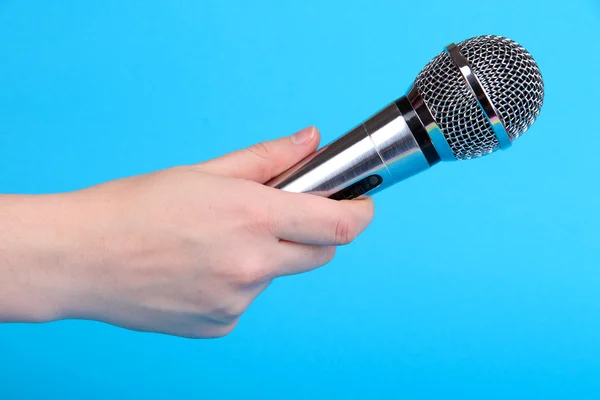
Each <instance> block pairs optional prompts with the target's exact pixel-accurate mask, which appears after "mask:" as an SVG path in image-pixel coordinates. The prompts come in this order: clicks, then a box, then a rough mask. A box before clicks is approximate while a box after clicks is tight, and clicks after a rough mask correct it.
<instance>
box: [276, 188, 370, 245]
mask: <svg viewBox="0 0 600 400" xmlns="http://www.w3.org/2000/svg"><path fill="white" fill-rule="evenodd" d="M273 190H276V189H273ZM270 198H271V199H274V200H273V204H269V205H268V206H269V207H270V210H269V212H270V213H271V214H272V215H273V227H272V230H273V234H274V235H275V236H276V237H278V238H280V239H283V240H287V241H290V242H297V243H303V244H315V245H326V246H331V245H334V246H335V245H344V244H348V243H350V242H351V241H352V240H354V239H355V238H356V237H357V236H358V235H359V234H360V233H362V232H363V231H364V230H365V229H366V228H367V226H368V225H369V224H370V223H371V221H372V219H373V215H374V207H373V201H372V200H371V198H364V199H360V200H358V199H356V200H342V201H336V200H331V199H327V198H323V197H319V196H315V195H310V194H298V193H287V192H284V191H280V192H279V193H276V194H273V196H271V197H270Z"/></svg>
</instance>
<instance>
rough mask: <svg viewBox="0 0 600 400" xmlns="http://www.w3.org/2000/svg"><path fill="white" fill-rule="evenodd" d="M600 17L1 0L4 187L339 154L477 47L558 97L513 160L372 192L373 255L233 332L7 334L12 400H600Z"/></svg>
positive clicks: (575, 11) (516, 10) (1, 382)
mask: <svg viewBox="0 0 600 400" xmlns="http://www.w3.org/2000/svg"><path fill="white" fill-rule="evenodd" d="M599 26H600V6H599V5H598V2H597V0H570V1H568V2H555V1H549V0H543V1H542V0H540V1H535V0H503V1H494V2H488V1H479V2H476V3H461V4H457V3H456V2H447V1H441V0H440V1H410V2H408V1H399V0H394V1H370V2H366V1H349V0H345V1H330V2H324V1H318V0H303V1H293V2H283V1H266V0H264V1H223V0H212V1H174V2H160V1H147V0H146V1H141V0H140V1H127V2H123V1H116V0H111V1H108V0H104V1H102V2H89V1H87V2H82V1H60V2H42V1H38V2H17V1H11V0H0V38H1V39H0V155H1V158H0V191H1V192H5V193H45V192H56V191H63V190H72V189H77V188H81V187H85V186H88V185H92V184H95V183H98V182H102V181H105V180H109V179H114V178H119V177H124V176H128V175H133V174H138V173H143V172H147V171H152V170H156V169H160V168H164V167H169V166H173V165H176V164H182V163H192V162H197V161H202V160H205V159H207V158H210V157H214V156H218V155H221V154H223V153H225V152H228V151H230V150H233V149H236V148H240V147H243V146H246V145H249V144H251V143H254V142H257V141H261V140H265V139H271V138H275V137H278V136H280V135H287V134H289V133H291V132H293V131H295V130H297V129H299V128H302V127H304V126H306V125H311V124H315V125H317V126H318V127H319V128H320V129H321V130H322V134H323V137H324V138H323V139H324V141H329V140H331V139H333V138H335V137H337V136H338V135H340V134H341V133H343V132H345V131H346V130H348V129H349V128H351V127H353V126H354V125H355V124H356V123H358V122H359V121H361V120H362V119H364V118H366V117H368V116H369V115H371V114H372V113H373V112H375V111H377V110H378V109H380V108H381V107H382V106H384V105H385V104H387V103H388V102H390V101H391V100H393V99H395V98H396V97H398V96H399V95H400V94H402V93H404V91H405V90H406V89H407V88H408V86H409V84H410V82H412V79H413V78H414V77H415V76H416V74H417V73H418V72H419V71H420V69H421V67H422V66H423V65H424V64H425V63H426V62H428V61H429V60H430V59H431V58H432V57H433V56H434V55H436V54H437V53H438V52H439V51H440V50H441V49H442V47H443V46H444V45H446V44H448V43H449V42H451V41H460V40H463V39H466V38H468V37H471V36H475V35H480V34H488V33H491V34H499V35H504V36H508V37H510V38H512V39H514V40H516V41H518V42H520V43H521V44H523V45H524V46H525V47H526V48H527V49H528V50H529V51H530V52H531V53H532V54H533V56H534V57H535V58H536V60H537V61H538V63H539V65H540V68H541V70H542V73H543V74H544V79H545V83H546V91H547V94H546V101H545V105H544V109H543V110H542V115H541V117H540V119H539V121H538V122H537V123H536V124H535V125H534V127H533V129H532V130H531V131H530V132H528V133H527V134H526V135H525V136H524V137H523V138H521V139H519V140H518V142H517V143H516V144H515V146H514V147H513V148H512V149H511V150H510V151H507V152H501V153H498V154H496V155H494V156H491V157H486V158H484V159H480V160H476V161H464V162H457V163H451V164H445V165H440V166H438V167H436V168H434V169H432V170H431V171H429V172H427V173H425V174H422V175H420V176H418V177H417V178H414V179H411V180H409V181H406V182H404V183H402V184H400V185H398V186H395V187H394V188H393V189H390V190H388V191H386V192H383V193H381V194H379V195H377V196H376V198H375V200H376V207H377V211H376V213H377V216H376V219H375V221H374V223H373V225H372V226H371V227H370V228H369V229H368V231H367V232H366V233H365V234H364V235H363V236H362V237H361V238H360V239H359V240H357V241H356V242H355V243H354V244H352V245H351V246H348V247H345V248H343V249H341V250H340V251H339V253H338V257H337V259H336V260H335V261H334V262H333V263H331V264H330V265H329V266H327V267H325V268H323V269H321V270H318V271H315V272H313V273H310V274H306V275H302V276H294V277H290V278H285V279H281V280H278V281H276V282H275V283H274V284H273V285H272V286H271V287H270V288H269V290H267V291H266V292H265V293H264V294H263V295H261V297H260V298H259V299H258V300H257V301H256V302H255V303H254V304H253V305H252V307H251V308H250V310H249V311H248V313H247V314H245V316H244V317H243V318H242V320H241V322H240V324H239V326H238V328H237V329H236V330H235V331H234V333H233V334H232V335H230V336H229V337H227V338H225V339H220V340H208V341H194V340H185V339H179V338H173V337H167V336H161V335H152V334H141V333H134V332H129V331H125V330H121V329H117V328H114V327H110V326H107V325H103V324H99V323H93V322H76V321H71V322H60V323H53V324H46V325H18V324H10V325H0V398H2V399H30V398H56V399H58V398H61V399H80V398H87V399H95V398H161V399H164V398H203V399H226V398H257V399H259V398H260V399H269V398H274V399H284V398H285V399H294V398H340V399H349V398H363V399H364V398H400V397H401V398H409V399H424V398H436V399H440V398H443V399H450V398H457V399H468V398H473V399H482V398H483V399H493V398H498V399H506V398H527V399H531V398H544V399H550V398H561V399H566V398H569V399H573V398H577V399H583V398H598V397H599V396H600V265H599V263H598V257H599V255H600V244H599V239H598V233H597V230H598V227H599V226H600V210H599V208H598V206H599V204H600V203H599V200H600V199H599V195H598V187H597V186H598V178H597V172H598V169H599V162H598V149H600V135H599V134H598V132H597V130H598V128H597V126H596V124H597V121H598V118H599V117H600V113H599V112H598V109H597V108H595V105H596V102H597V99H598V94H599V90H600V83H599V81H598V68H599V67H598V65H600V56H599V52H598V51H597V49H596V46H597V39H598V38H599V37H600V28H599Z"/></svg>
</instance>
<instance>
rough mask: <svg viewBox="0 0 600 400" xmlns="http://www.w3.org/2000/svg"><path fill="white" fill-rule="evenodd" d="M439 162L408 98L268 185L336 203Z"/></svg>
mask: <svg viewBox="0 0 600 400" xmlns="http://www.w3.org/2000/svg"><path fill="white" fill-rule="evenodd" d="M439 160H440V158H439V156H438V155H437V152H436V151H435V149H433V148H432V144H431V141H430V140H429V138H428V135H427V132H426V131H425V127H424V126H423V124H422V123H421V121H420V120H419V118H418V116H417V114H416V112H415V110H414V109H413V107H412V106H411V104H410V102H409V101H408V98H407V97H406V96H403V97H401V98H400V99H398V100H397V101H396V102H394V103H391V104H390V105H388V106H387V107H385V108H384V109H383V110H381V111H380V112H378V113H377V114H375V115H373V116H372V117H371V118H369V119H367V120H366V121H365V122H364V123H362V124H360V125H358V126H357V127H355V128H354V129H352V130H351V131H349V132H348V133H346V134H345V135H343V136H341V137H339V138H338V139H337V140H335V141H333V142H332V143H330V144H329V145H327V146H325V147H323V148H322V149H320V150H319V151H317V152H316V153H315V154H313V155H311V156H310V157H308V158H307V159H305V160H304V161H302V162H301V163H299V164H298V165H296V166H295V167H293V168H291V169H290V170H288V171H286V172H285V173H284V174H282V175H280V176H279V177H277V178H275V179H274V180H272V181H271V182H269V183H268V185H269V186H273V187H275V188H278V189H282V190H286V191H290V192H297V193H312V194H316V195H319V196H323V197H330V198H333V199H336V200H342V199H352V198H356V197H359V196H361V195H363V194H366V193H367V192H368V193H369V194H373V193H376V192H378V191H380V190H383V189H385V188H387V187H389V186H391V185H393V184H394V183H396V182H399V181H402V180H404V179H406V178H409V177H411V176H413V175H415V174H418V173H419V172H422V171H424V170H426V169H428V168H430V167H431V166H432V165H434V164H435V163H437V162H438V161H439Z"/></svg>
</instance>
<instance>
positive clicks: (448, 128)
mask: <svg viewBox="0 0 600 400" xmlns="http://www.w3.org/2000/svg"><path fill="white" fill-rule="evenodd" d="M543 101H544V83H543V80H542V74H541V72H540V70H539V68H538V66H537V64H536V62H535V61H534V59H533V57H532V56H531V55H530V54H529V52H527V50H525V49H524V48H523V47H522V46H521V45H519V44H518V43H516V42H514V41H512V40H510V39H507V38H505V37H501V36H489V35H487V36H477V37H474V38H471V39H467V40H465V41H463V42H460V43H459V44H458V45H456V44H450V45H448V46H446V47H445V49H444V51H443V52H442V53H440V54H439V55H437V56H436V57H435V58H434V59H433V60H431V61H430V62H429V64H427V65H426V66H425V67H424V68H423V70H422V71H421V72H420V73H419V75H418V76H417V78H416V79H415V81H414V83H413V84H412V86H411V87H410V89H409V90H408V92H407V94H406V95H405V96H402V97H400V98H399V99H398V100H396V101H394V102H393V103H391V104H389V105H388V106H387V107H385V108H383V109H382V110H381V111H379V112H378V113H377V114H375V115H373V116H372V117H370V118H369V119H367V120H366V121H364V122H363V123H361V124H360V125H358V126H356V127H355V128H354V129H352V130H350V131H349V132H348V133H346V134H345V135H343V136H341V137H339V138H338V139H336V140H335V141H333V142H331V143H330V144H328V145H327V146H325V147H323V148H321V149H320V150H318V151H317V152H315V153H314V154H312V155H310V156H308V157H307V158H306V159H304V160H303V161H301V162H299V163H298V164H297V165H295V166H294V167H292V168H290V169H289V170H288V171H286V172H284V173H283V174H281V175H280V176H278V177H276V178H274V179H273V180H271V181H270V182H268V183H267V185H268V186H271V187H275V188H278V189H282V190H285V191H289V192H296V193H312V194H316V195H319V196H324V197H329V198H332V199H336V200H342V199H353V198H356V197H360V196H362V195H365V194H369V195H371V194H374V193H376V192H379V191H381V190H383V189H385V188H388V187H389V186H391V185H393V184H395V183H397V182H400V181H402V180H404V179H406V178H409V177H411V176H413V175H416V174H418V173H419V172H422V171H425V170H427V169H429V168H430V167H432V166H434V165H436V164H437V163H438V162H440V161H455V160H469V159H473V158H478V157H481V156H484V155H487V154H491V153H493V152H495V151H496V150H498V149H506V148H508V147H510V146H511V144H512V142H513V141H514V140H515V139H517V138H518V137H519V136H521V135H522V134H523V133H524V132H525V131H527V129H528V128H529V127H530V126H531V125H532V124H533V123H534V122H535V120H536V118H537V117H538V115H539V113H540V110H541V108H542V104H543Z"/></svg>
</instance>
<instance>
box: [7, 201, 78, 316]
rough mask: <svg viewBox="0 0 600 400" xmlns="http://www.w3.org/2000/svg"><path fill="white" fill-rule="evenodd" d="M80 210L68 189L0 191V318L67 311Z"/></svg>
mask: <svg viewBox="0 0 600 400" xmlns="http://www.w3.org/2000/svg"><path fill="white" fill-rule="evenodd" d="M81 215H82V213H81V210H80V209H79V208H78V207H77V204H76V203H75V201H74V199H73V196H72V195H70V194H59V195H37V196H20V195H18V196H0V321H2V320H3V321H14V322H46V321H52V320H57V319H61V318H65V317H68V313H69V308H70V303H71V302H72V301H73V298H74V294H75V293H76V285H77V281H78V278H77V269H76V268H75V267H76V262H75V259H76V258H77V255H78V254H77V253H78V252H77V249H78V240H79V237H80V230H81V219H82V218H81Z"/></svg>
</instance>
